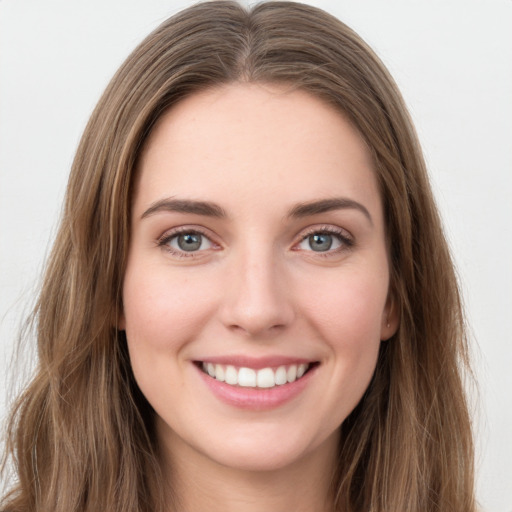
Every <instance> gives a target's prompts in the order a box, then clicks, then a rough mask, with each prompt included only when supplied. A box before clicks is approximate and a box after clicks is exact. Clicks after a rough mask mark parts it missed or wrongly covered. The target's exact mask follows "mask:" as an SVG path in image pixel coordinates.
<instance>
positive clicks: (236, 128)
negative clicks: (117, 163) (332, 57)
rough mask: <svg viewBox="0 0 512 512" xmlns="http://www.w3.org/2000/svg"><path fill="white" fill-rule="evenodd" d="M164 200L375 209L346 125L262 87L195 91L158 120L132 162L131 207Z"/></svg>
mask: <svg viewBox="0 0 512 512" xmlns="http://www.w3.org/2000/svg"><path fill="white" fill-rule="evenodd" d="M169 194H171V195H186V196H188V197H190V196H191V195H192V196H197V197H198V198H205V199H209V198H210V197H207V196H212V195H217V196H220V198H219V199H224V200H225V201H227V202H228V203H229V201H230V200H232V199H235V198H236V199H239V200H240V199H245V200H246V201H248V202H249V203H250V202H251V201H253V203H254V204H265V203H267V202H270V201H281V202H282V203H283V205H284V204H285V203H292V202H297V201H309V200H313V199H318V197H319V196H321V197H330V196H333V195H340V194H342V195H349V196H355V197H354V199H357V200H361V201H363V200H364V201H369V202H375V201H377V202H378V203H380V198H379V193H378V187H377V183H376V178H375V173H374V171H373V164H372V160H371V156H370V152H369V151H368V148H367V147H366V145H365V142H364V141H363V139H362V137H361V136H360V134H359V133H358V131H357V130H355V129H354V128H353V126H352V125H351V123H349V122H348V121H347V119H346V118H345V117H344V116H343V115H342V114H341V113H340V112H339V111H337V110H335V109H334V108H333V107H331V106H330V105H328V104H327V103H326V102H324V101H322V100H320V99H318V98H317V97H315V96H313V95H311V94H309V93H306V92H304V91H298V90H294V91H289V90H287V89H285V88H284V87H283V86H275V85H261V84H230V85H227V86H222V87H218V88H214V89H210V90H205V91H202V92H200V93H197V94H195V95H192V96H190V97H188V98H186V99H185V100H183V101H181V102H180V103H178V104H177V105H175V106H174V107H172V108H171V109H170V110H169V111H168V112H166V113H165V114H164V115H163V116H162V117H161V118H160V120H159V121H158V122H157V124H156V126H155V128H154V130H153V131H152V133H151V135H150V137H149V139H148V141H147V142H146V144H145V147H144V150H143V152H142V154H141V158H140V161H139V169H138V177H137V184H136V201H135V202H136V205H135V206H136V208H137V207H143V204H147V202H148V201H154V200H157V199H159V198H160V197H159V196H162V197H163V196H164V195H169ZM213 199H217V198H213ZM137 203H139V204H137ZM227 206H229V205H227Z"/></svg>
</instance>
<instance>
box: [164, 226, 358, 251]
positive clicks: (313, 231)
mask: <svg viewBox="0 0 512 512" xmlns="http://www.w3.org/2000/svg"><path fill="white" fill-rule="evenodd" d="M180 234H190V235H201V236H204V237H205V238H207V239H208V240H209V241H210V243H211V244H213V245H217V246H218V244H216V243H215V242H213V241H212V239H211V237H210V236H208V235H207V234H206V232H204V231H203V230H201V229H198V228H196V227H194V228H189V227H186V226H182V227H179V228H175V229H173V230H172V231H170V232H169V231H168V232H166V233H164V234H163V235H162V236H161V237H160V238H159V239H158V240H157V245H158V247H161V248H162V249H164V250H166V251H167V252H169V253H170V254H172V255H173V256H176V257H178V258H194V257H197V255H198V252H202V251H190V252H187V251H177V250H175V249H173V248H171V246H170V245H169V242H170V241H171V240H172V239H173V238H176V237H177V236H179V235H180ZM312 235H334V236H335V237H337V238H338V240H339V241H340V243H341V247H339V248H337V249H334V250H328V251H313V250H311V251H307V252H312V253H315V256H320V257H323V258H328V257H329V256H333V255H335V254H338V253H340V252H342V251H346V250H349V249H351V248H352V247H354V243H355V242H354V239H353V238H352V237H351V236H348V234H347V231H345V230H344V229H341V228H336V227H333V226H320V227H318V226H315V227H312V228H310V229H309V230H307V231H306V232H305V233H304V234H303V235H302V236H301V238H300V240H299V241H298V242H297V243H295V244H294V247H296V246H297V245H300V244H301V243H302V242H304V241H305V240H307V238H309V237H310V236H312ZM295 250H298V249H295Z"/></svg>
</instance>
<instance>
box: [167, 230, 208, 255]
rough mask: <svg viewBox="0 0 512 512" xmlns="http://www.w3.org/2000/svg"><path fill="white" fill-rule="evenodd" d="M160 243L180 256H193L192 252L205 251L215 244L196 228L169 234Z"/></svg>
mask: <svg viewBox="0 0 512 512" xmlns="http://www.w3.org/2000/svg"><path fill="white" fill-rule="evenodd" d="M158 245H160V246H162V247H164V248H165V249H167V250H168V251H169V252H171V253H173V254H177V255H179V256H188V255H190V256H192V254H191V253H195V252H199V251H205V250H208V249H211V248H213V246H214V244H213V242H212V241H211V240H210V239H209V238H208V237H207V236H206V235H204V234H203V233H200V232H198V231H194V230H187V231H181V232H179V233H176V232H174V233H171V234H168V235H166V236H164V238H162V239H161V240H160V241H159V244H158ZM186 253H189V254H186Z"/></svg>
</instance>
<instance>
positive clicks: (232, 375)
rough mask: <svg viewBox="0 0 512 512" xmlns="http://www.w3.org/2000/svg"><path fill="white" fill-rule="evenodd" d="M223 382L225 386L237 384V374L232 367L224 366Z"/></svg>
mask: <svg viewBox="0 0 512 512" xmlns="http://www.w3.org/2000/svg"><path fill="white" fill-rule="evenodd" d="M225 380H226V383H227V384H231V385H232V386H236V385H237V384H238V372H237V371H236V368H235V367H234V366H226V373H225Z"/></svg>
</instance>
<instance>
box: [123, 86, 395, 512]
mask: <svg viewBox="0 0 512 512" xmlns="http://www.w3.org/2000/svg"><path fill="white" fill-rule="evenodd" d="M168 198H172V199H174V200H176V199H179V200H195V201H208V202H213V203H215V204H216V205H218V206H219V207H220V208H222V210H223V212H224V213H225V216H224V217H214V216H210V215H205V214H204V212H195V213H192V212H177V211H172V209H165V208H158V204H160V205H161V203H159V201H162V200H166V199H168ZM333 198H343V199H345V200H349V201H352V203H348V206H347V204H345V207H342V208H335V209H332V210H329V211H325V212H323V213H315V212H309V213H307V212H306V214H304V215H302V216H290V215H289V213H290V211H291V210H293V209H294V208H295V209H296V207H297V205H301V204H305V203H310V202H313V201H318V200H325V199H333ZM355 203H357V205H360V206H354V204H355ZM155 205H157V206H156V207H155ZM365 210H366V213H365ZM145 212H146V213H145ZM176 228H183V229H184V230H185V231H186V230H189V231H190V230H196V231H197V230H200V231H201V232H202V233H204V236H205V237H204V238H201V240H202V242H201V243H202V245H201V247H200V248H199V249H198V250H195V251H190V252H186V254H185V255H184V254H183V253H184V252H185V251H183V250H181V249H180V248H179V245H178V243H177V242H178V238H177V235H175V232H174V231H173V230H174V229H176ZM131 230H132V231H131V241H130V249H129V256H128V263H127V269H126V274H125V278H124V287H123V303H124V312H123V314H122V317H121V318H120V325H121V327H122V328H123V329H125V330H126V334H127V340H128V348H129V353H130V359H131V364H132V367H133V371H134V375H135V378H136V380H137V382H138V384H139V386H140V388H141V390H142V392H143V393H144V395H145V396H146V398H147V399H148V401H149V402H150V403H151V405H152V406H153V408H154V409H155V412H156V426H157V432H158V438H159V442H160V446H161V447H162V455H163V460H164V466H165V468H167V469H169V468H171V467H172V475H171V472H170V471H169V479H170V480H171V481H172V483H173V486H174V488H175V489H177V491H176V492H177V494H178V497H179V499H180V500H181V506H182V507H183V508H184V509H186V510H188V511H195V510H198V511H199V510H205V509H206V507H207V508H208V510H210V511H212V510H213V511H215V510H219V511H220V510H222V511H223V512H226V511H230V510H233V511H234V510H237V511H253V510H254V511H256V510H258V511H261V510H272V511H276V512H277V511H283V512H284V511H289V510H308V511H314V510H323V511H325V510H328V509H329V507H330V496H329V489H328V486H329V479H330V476H331V475H332V471H333V469H334V465H335V453H336V449H337V444H338V439H339V436H338V432H339V426H340V424H341V423H342V422H343V420H344V419H345V418H346V417H347V416H348V414H349V413H350V412H351V411H352V410H353V409H354V407H355V406H356V405H357V403H358V402H359V401H360V399H361V397H362V395H363V393H364V391H365V390H366V388H367V386H368V384H369V382H370V379H371V377H372V374H373V372H374V369H375V365H376V361H377V355H378V350H379V346H380V343H381V341H382V340H386V339H388V338H389V337H390V336H392V335H393V334H394V332H395V330H396V327H397V318H396V315H395V314H394V313H393V308H392V301H391V299H390V297H389V294H388V290H389V269H388V256H387V249H386V238H385V228H384V220H383V211H382V201H381V198H380V194H379V191H378V186H377V181H376V178H375V174H374V171H373V165H372V161H371V158H370V155H369V152H368V150H367V148H366V146H365V144H364V142H363V140H362V138H361V137H360V135H359V134H358V132H357V131H356V130H355V129H354V128H353V127H352V126H351V125H350V123H349V122H347V120H346V119H345V118H344V117H343V116H342V115H341V114H340V113H339V112H338V111H335V110H334V109H333V108H332V107H330V106H328V105H327V104H325V103H323V102H322V101H321V100H319V99H317V98H315V97H313V96H311V95H309V94H307V93H305V92H300V91H291V92H290V91H287V90H286V89H284V88H283V87H276V86H270V85H254V84H252V85H251V84H231V85H228V86H223V87H219V88H215V89H211V90H208V91H203V92H201V93H198V94H195V95H193V96H191V97H189V98H187V99H185V100H184V101H182V102H181V103H179V104H178V105H176V106H175V107H173V108H172V109H171V110H170V111H168V112H167V113H166V114H165V115H163V116H162V118H161V119H160V120H159V122H158V123H157V125H156V127H155V129H154V130H153V132H152V134H151V136H150V138H149V140H148V141H147V143H146V145H145V148H144V151H143V153H142V156H141V159H140V163H139V169H138V175H137V181H136V187H135V196H134V203H133V217H132V227H131ZM325 230H334V231H336V233H335V234H332V235H330V236H332V238H330V239H329V240H331V241H332V243H333V245H332V247H331V249H330V250H327V251H314V250H313V248H312V245H311V240H310V239H309V238H308V237H309V236H310V235H311V234H312V233H322V232H324V231H325ZM172 236H174V238H172ZM327 236H329V234H327ZM340 236H341V238H340ZM233 355H237V356H239V355H243V356H249V357H255V358H258V357H265V356H275V355H278V356H287V357H299V358H303V359H306V360H308V361H315V362H317V366H316V368H315V369H314V372H311V374H310V375H309V378H308V380H307V384H306V385H305V387H304V388H303V389H302V390H301V392H300V393H299V394H298V395H297V396H294V397H293V398H292V399H291V400H288V401H286V402H285V403H284V404H282V405H280V406H278V407H273V408H270V409H265V408H263V409H262V410H254V409H244V408H240V407H235V406H233V405H231V404H226V403H224V402H222V401H221V400H219V399H218V397H217V396H215V394H214V393H213V392H212V391H211V390H210V388H209V387H208V386H207V385H205V380H204V376H203V375H202V374H201V372H200V370H198V367H197V365H196V364H195V363H194V362H195V361H203V360H205V359H208V358H211V357H216V356H233Z"/></svg>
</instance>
